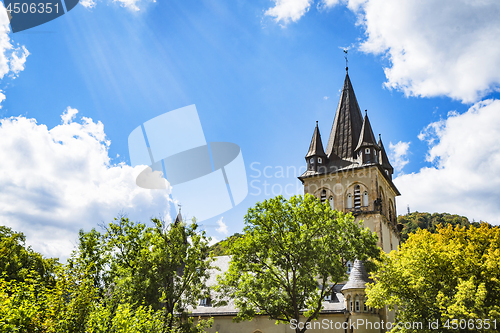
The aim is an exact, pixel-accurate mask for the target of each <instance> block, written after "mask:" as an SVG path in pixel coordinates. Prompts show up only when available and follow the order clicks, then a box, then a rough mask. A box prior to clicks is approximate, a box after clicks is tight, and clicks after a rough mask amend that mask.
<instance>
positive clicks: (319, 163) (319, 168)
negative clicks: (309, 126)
mask: <svg viewBox="0 0 500 333" xmlns="http://www.w3.org/2000/svg"><path fill="white" fill-rule="evenodd" d="M306 162H307V170H309V171H316V172H325V171H326V165H327V163H328V158H327V156H326V154H325V151H324V150H323V143H322V142H321V134H320V133H319V128H318V122H317V121H316V127H315V128H314V133H313V136H312V139H311V144H310V145H309V151H308V152H307V155H306Z"/></svg>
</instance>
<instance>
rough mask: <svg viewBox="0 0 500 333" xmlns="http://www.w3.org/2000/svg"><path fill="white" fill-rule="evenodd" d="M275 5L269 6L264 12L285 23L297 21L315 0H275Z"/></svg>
mask: <svg viewBox="0 0 500 333" xmlns="http://www.w3.org/2000/svg"><path fill="white" fill-rule="evenodd" d="M273 1H274V7H272V8H269V9H268V10H266V12H265V13H264V14H265V15H268V16H271V17H274V19H275V21H276V22H283V23H285V24H287V23H289V22H290V21H292V22H297V21H298V20H299V19H300V18H301V17H302V16H304V14H305V13H307V11H309V8H310V7H311V4H312V3H313V2H314V0H273Z"/></svg>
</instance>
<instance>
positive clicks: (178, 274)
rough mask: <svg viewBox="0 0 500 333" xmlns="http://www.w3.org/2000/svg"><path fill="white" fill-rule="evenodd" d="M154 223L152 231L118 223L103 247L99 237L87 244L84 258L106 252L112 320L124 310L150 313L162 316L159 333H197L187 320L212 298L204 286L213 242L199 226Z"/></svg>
mask: <svg viewBox="0 0 500 333" xmlns="http://www.w3.org/2000/svg"><path fill="white" fill-rule="evenodd" d="M152 222H153V227H146V226H145V225H144V224H141V223H134V222H132V221H130V220H129V219H127V218H121V219H120V220H116V221H115V222H114V223H110V224H109V226H108V228H107V232H106V234H105V235H104V236H103V237H102V247H101V245H98V244H100V242H97V241H95V240H94V238H95V237H83V238H82V239H83V240H84V241H85V242H87V243H89V242H90V243H91V244H87V245H85V246H81V248H82V249H86V252H85V253H87V252H90V253H98V252H99V251H100V250H97V249H96V248H102V251H103V256H104V257H105V258H106V262H107V265H108V268H107V269H106V270H105V274H104V276H103V277H102V278H101V280H102V281H103V283H104V284H105V285H106V287H105V294H106V295H107V296H106V297H107V299H105V300H104V303H103V306H104V308H106V309H107V310H106V311H108V310H110V311H111V317H113V316H117V315H120V314H119V312H118V309H119V307H123V306H130V309H132V310H133V311H139V309H149V310H147V311H146V310H144V311H146V312H144V313H146V314H147V313H154V318H157V316H158V315H157V313H158V311H160V312H161V319H162V330H160V331H158V332H169V333H170V332H177V330H182V332H186V333H187V332H197V328H196V325H195V324H194V321H193V320H192V318H191V317H189V315H188V314H189V309H190V308H193V307H196V306H197V305H198V302H199V300H200V298H203V297H205V296H206V295H207V294H208V288H207V287H206V285H205V282H206V280H207V279H208V277H209V276H208V270H209V268H210V267H211V263H212V262H213V257H212V256H211V255H210V254H209V246H208V239H207V237H206V236H205V233H204V232H201V233H200V232H198V231H197V228H198V225H197V224H196V222H193V223H191V224H190V225H185V224H183V223H174V224H171V225H165V224H164V223H163V222H162V221H160V220H158V219H153V220H152ZM92 244H94V245H95V246H94V245H92ZM92 248H93V250H89V249H92ZM90 257H92V256H90ZM117 300H119V301H117ZM126 304H128V305H126ZM141 307H146V308H141ZM148 311H152V312H148ZM144 313H143V315H144ZM113 320H114V319H113ZM108 324H109V325H111V326H109V327H114V326H113V325H116V324H115V323H114V322H111V323H108ZM200 327H201V326H200Z"/></svg>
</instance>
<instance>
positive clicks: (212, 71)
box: [0, 0, 500, 258]
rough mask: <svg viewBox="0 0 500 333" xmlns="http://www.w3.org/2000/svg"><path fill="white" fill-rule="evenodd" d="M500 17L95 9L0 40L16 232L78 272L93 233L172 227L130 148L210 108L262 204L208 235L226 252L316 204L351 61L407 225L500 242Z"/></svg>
mask: <svg viewBox="0 0 500 333" xmlns="http://www.w3.org/2000/svg"><path fill="white" fill-rule="evenodd" d="M499 12H500V5H499V4H498V3H496V2H495V1H482V2H481V3H480V4H479V3H476V2H473V1H465V0H462V1H458V2H457V1H437V0H426V1H416V0H412V1H406V2H404V3H401V2H399V1H396V0H389V1H387V0H349V1H337V0H316V1H314V0H272V1H271V0H257V1H243V0H200V1H180V0H159V1H156V2H152V1H147V0H116V1H107V0H101V1H96V2H93V1H89V0H86V1H82V2H80V4H79V5H78V6H77V7H76V8H75V9H73V10H72V11H71V12H69V13H67V14H66V15H63V16H62V17H60V18H58V19H56V20H53V21H51V22H48V23H46V24H44V25H41V26H38V27H35V28H32V29H29V30H26V31H24V32H19V33H15V34H13V33H10V32H3V33H2V36H1V37H2V38H1V39H0V51H1V52H2V54H1V56H0V76H1V77H2V80H1V84H0V89H1V90H2V95H0V97H1V96H5V98H4V100H3V101H2V102H1V109H0V117H1V118H2V124H1V126H0V141H2V142H0V154H2V156H1V157H0V185H1V187H0V202H1V203H0V215H1V218H2V224H5V225H8V226H11V227H12V228H14V229H16V230H20V231H23V232H25V233H26V234H27V236H28V243H30V244H32V246H33V247H34V249H35V250H37V251H42V252H43V253H44V254H46V255H48V256H59V257H61V258H64V257H66V256H67V255H68V254H69V253H70V251H71V249H72V247H73V246H74V245H75V243H76V235H77V231H78V229H80V228H84V229H85V230H90V229H91V228H93V227H97V225H98V224H99V223H102V222H104V223H107V222H109V221H111V220H112V219H113V217H116V216H118V215H119V214H127V215H128V216H129V217H130V218H132V219H134V220H140V221H142V222H147V221H148V219H149V218H150V217H152V216H163V217H164V218H166V219H167V220H168V218H169V215H168V214H169V212H170V213H171V212H172V210H174V209H175V205H171V204H170V205H169V203H168V195H166V192H161V191H149V190H144V189H140V188H137V187H136V186H135V178H134V177H135V175H136V174H137V171H138V169H137V168H136V169H134V168H132V167H131V166H130V159H129V155H128V147H127V140H128V135H129V134H130V132H131V131H132V130H133V129H134V128H136V127H137V126H139V125H140V124H142V123H144V122H145V121H147V120H149V119H151V118H154V117H156V116H158V115H160V114H162V113H165V112H168V111H171V110H174V109H177V108H181V107H184V106H187V105H191V104H195V105H196V107H197V110H198V114H199V117H200V120H201V123H202V126H203V129H204V132H205V137H206V139H207V141H226V142H233V143H236V144H238V145H239V146H240V147H241V150H242V153H243V158H244V161H245V165H246V170H247V175H248V177H249V195H248V196H247V198H246V199H245V200H244V201H243V202H242V203H241V204H240V205H238V206H237V207H236V208H234V209H232V210H230V211H228V212H226V213H224V214H222V215H219V216H216V217H214V218H212V219H209V220H206V221H202V222H201V223H202V224H203V226H202V227H203V228H204V229H205V230H206V231H207V233H208V234H209V235H210V236H212V237H213V238H214V240H215V239H217V240H220V239H222V238H224V237H226V236H227V235H228V234H232V233H234V232H240V231H241V230H242V228H243V216H244V214H245V212H246V210H247V209H248V208H249V207H251V206H252V205H254V204H255V203H256V202H257V201H262V200H264V199H266V198H270V197H272V196H274V195H276V194H285V195H287V196H289V195H291V194H294V193H302V187H301V186H300V183H299V182H298V181H297V180H296V177H297V176H298V173H299V171H298V170H299V168H300V167H304V166H305V163H304V162H305V161H304V155H305V154H306V152H307V149H308V146H309V142H310V139H311V136H312V133H313V130H314V125H315V121H319V125H320V130H321V134H322V137H323V140H324V141H325V140H327V137H328V135H329V132H330V128H331V125H332V122H333V118H334V113H335V110H336V107H337V103H338V98H339V90H340V89H341V88H342V84H343V81H344V76H345V69H344V67H345V61H344V57H343V56H344V53H343V51H342V49H343V48H349V75H350V78H351V81H352V83H353V86H354V90H355V93H356V96H357V99H358V102H359V104H360V107H361V109H363V110H364V109H368V115H369V117H370V121H371V124H372V126H373V129H374V131H375V134H378V133H381V134H382V138H383V141H384V144H385V146H386V148H387V149H388V150H389V153H390V155H391V158H392V160H391V162H392V164H393V165H394V166H395V168H396V169H397V171H396V174H395V176H396V177H395V183H396V185H397V186H398V188H399V190H400V192H401V193H402V196H401V197H400V198H399V199H398V212H399V213H400V214H401V213H404V212H405V211H406V207H407V205H410V209H411V210H412V211H414V210H419V211H429V212H449V213H456V214H463V215H466V216H467V217H469V218H470V219H475V220H487V221H489V222H491V223H495V224H498V223H500V218H498V214H499V213H500V208H499V206H498V204H497V203H498V201H499V199H500V186H499V185H500V177H499V175H500V173H499V171H500V140H499V139H500V105H499V104H500V102H499V101H498V97H499V94H498V92H497V91H498V87H499V82H500V61H499V59H500V48H498V46H497V45H500V44H499V43H498V42H499V39H500V37H499V36H500V34H498V33H497V32H498V30H499V29H500V23H498V20H497V17H498V15H497V14H498V13H499ZM2 24H3V26H4V27H5V28H6V29H7V27H8V23H6V18H2ZM265 167H268V168H267V169H266V170H267V173H266V175H271V177H269V178H268V177H266V176H264V175H263V174H262V172H263V170H264V168H265ZM281 168H283V169H285V171H286V169H287V168H288V170H289V171H290V172H288V174H287V173H286V172H285V174H284V176H281V174H279V171H280V170H281ZM257 170H258V171H257ZM293 170H297V171H296V172H292V171H293ZM259 173H261V175H260V177H257V175H258V174H259ZM264 181H266V182H267V184H268V185H267V187H266V188H267V190H268V192H267V194H266V193H265V189H266V188H265V187H264ZM252 182H253V183H252ZM288 184H290V185H289V187H288V188H287V189H292V188H293V191H287V192H293V193H287V192H284V191H285V186H286V185H288ZM273 186H274V187H273ZM273 189H274V192H273ZM259 192H260V194H259ZM273 194H274V195H273ZM187 217H190V216H187ZM97 228H98V227H97Z"/></svg>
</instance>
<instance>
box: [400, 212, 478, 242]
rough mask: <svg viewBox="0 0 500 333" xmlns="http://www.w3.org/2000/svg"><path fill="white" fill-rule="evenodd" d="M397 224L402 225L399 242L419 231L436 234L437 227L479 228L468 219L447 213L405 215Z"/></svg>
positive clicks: (401, 216)
mask: <svg viewBox="0 0 500 333" xmlns="http://www.w3.org/2000/svg"><path fill="white" fill-rule="evenodd" d="M398 223H400V224H402V225H403V226H404V227H403V230H402V231H401V241H402V242H405V241H406V240H407V239H408V237H409V235H410V234H411V233H414V232H416V231H417V230H419V229H426V230H428V231H430V232H431V233H436V232H437V227H438V226H440V225H441V226H444V227H446V226H448V225H451V226H453V227H455V226H457V225H458V226H461V227H466V228H469V227H471V226H476V227H477V226H479V223H477V222H473V223H470V222H469V219H467V217H465V216H460V215H456V214H448V213H433V214H430V213H421V212H413V213H410V214H407V215H400V216H398Z"/></svg>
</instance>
